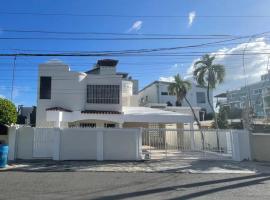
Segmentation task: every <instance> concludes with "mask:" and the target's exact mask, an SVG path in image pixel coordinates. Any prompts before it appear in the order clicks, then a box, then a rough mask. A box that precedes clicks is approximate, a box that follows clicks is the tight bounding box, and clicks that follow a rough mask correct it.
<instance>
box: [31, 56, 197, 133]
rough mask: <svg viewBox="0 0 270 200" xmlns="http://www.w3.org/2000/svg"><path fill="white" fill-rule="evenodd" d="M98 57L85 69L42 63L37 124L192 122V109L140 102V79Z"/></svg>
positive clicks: (46, 125) (55, 63)
mask: <svg viewBox="0 0 270 200" xmlns="http://www.w3.org/2000/svg"><path fill="white" fill-rule="evenodd" d="M117 63H118V61H117V60H110V59H105V60H99V61H98V62H97V64H96V65H95V66H94V67H93V69H91V70H89V71H86V72H75V71H70V68H69V66H68V65H67V64H65V63H63V62H61V61H57V60H53V61H49V62H47V63H44V64H40V65H39V81H38V94H37V113H36V126H37V127H77V126H80V127H106V128H113V127H148V125H149V124H153V123H156V124H162V125H161V126H164V125H165V124H172V123H173V124H183V123H192V122H193V116H192V115H190V114H189V113H174V112H170V111H165V110H159V109H153V108H146V107H139V106H138V96H139V95H138V94H137V93H138V81H137V80H133V79H132V78H130V77H128V74H127V73H119V72H117V71H116V65H117Z"/></svg>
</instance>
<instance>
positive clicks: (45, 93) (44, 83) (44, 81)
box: [39, 76, 52, 99]
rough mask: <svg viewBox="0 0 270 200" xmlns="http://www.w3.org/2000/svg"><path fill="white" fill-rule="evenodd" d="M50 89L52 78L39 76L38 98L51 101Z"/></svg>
mask: <svg viewBox="0 0 270 200" xmlns="http://www.w3.org/2000/svg"><path fill="white" fill-rule="evenodd" d="M51 87H52V78H51V77H49V76H41V77H40V86H39V98H40V99H51Z"/></svg>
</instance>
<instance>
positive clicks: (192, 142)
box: [189, 121, 196, 150]
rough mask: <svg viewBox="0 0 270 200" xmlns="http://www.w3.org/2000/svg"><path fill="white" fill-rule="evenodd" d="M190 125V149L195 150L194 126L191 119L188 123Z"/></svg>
mask: <svg viewBox="0 0 270 200" xmlns="http://www.w3.org/2000/svg"><path fill="white" fill-rule="evenodd" d="M189 125H190V146H191V150H195V148H196V147H195V133H194V127H193V121H192V122H190V123H189Z"/></svg>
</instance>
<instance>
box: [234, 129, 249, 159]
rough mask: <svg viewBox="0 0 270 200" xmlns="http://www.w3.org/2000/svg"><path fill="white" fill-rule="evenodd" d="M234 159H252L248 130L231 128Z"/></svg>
mask: <svg viewBox="0 0 270 200" xmlns="http://www.w3.org/2000/svg"><path fill="white" fill-rule="evenodd" d="M231 134H232V159H233V160H234V161H243V160H251V150H250V137H249V132H248V130H231Z"/></svg>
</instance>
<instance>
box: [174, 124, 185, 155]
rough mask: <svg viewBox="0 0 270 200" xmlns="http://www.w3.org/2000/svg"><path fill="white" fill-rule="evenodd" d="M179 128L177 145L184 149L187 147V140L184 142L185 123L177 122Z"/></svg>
mask: <svg viewBox="0 0 270 200" xmlns="http://www.w3.org/2000/svg"><path fill="white" fill-rule="evenodd" d="M176 129H177V147H178V149H180V150H181V149H184V148H185V142H184V124H183V123H177V124H176Z"/></svg>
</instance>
